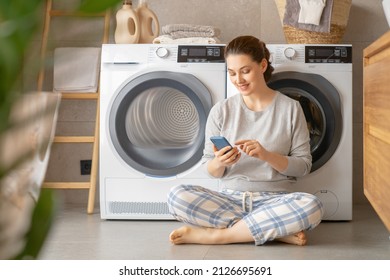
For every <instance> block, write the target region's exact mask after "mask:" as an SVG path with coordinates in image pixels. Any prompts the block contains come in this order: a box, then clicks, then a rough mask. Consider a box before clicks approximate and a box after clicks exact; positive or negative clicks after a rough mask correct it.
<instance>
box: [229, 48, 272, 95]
mask: <svg viewBox="0 0 390 280" xmlns="http://www.w3.org/2000/svg"><path fill="white" fill-rule="evenodd" d="M263 61H265V60H263ZM226 63H227V70H228V73H229V77H230V81H231V82H232V83H233V85H234V86H235V87H236V88H237V89H238V91H239V92H240V93H241V94H242V95H244V96H248V95H251V94H252V93H255V92H259V91H260V89H261V88H262V87H264V86H265V81H264V76H263V73H264V71H265V69H264V67H263V66H264V63H257V62H256V61H253V60H252V58H251V57H250V56H249V55H246V54H230V55H228V56H227V58H226Z"/></svg>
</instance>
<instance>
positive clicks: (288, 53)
mask: <svg viewBox="0 0 390 280" xmlns="http://www.w3.org/2000/svg"><path fill="white" fill-rule="evenodd" d="M296 55H297V52H296V50H294V49H293V48H292V47H288V48H286V49H285V50H284V56H285V57H287V58H288V59H290V60H293V59H294V57H295V56H296Z"/></svg>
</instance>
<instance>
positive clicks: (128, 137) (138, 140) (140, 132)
mask: <svg viewBox="0 0 390 280" xmlns="http://www.w3.org/2000/svg"><path fill="white" fill-rule="evenodd" d="M115 96H116V97H115V99H114V100H113V102H112V105H111V108H110V111H109V124H108V125H109V132H110V137H111V140H112V143H113V146H114V148H115V150H116V151H117V153H118V154H119V156H120V157H121V158H122V159H123V160H124V162H125V163H126V164H128V165H129V166H130V167H132V168H134V169H136V170H138V171H139V172H142V173H144V174H146V175H148V176H157V177H170V176H175V175H177V174H180V173H182V172H184V171H186V170H188V169H190V168H191V167H193V166H194V165H195V164H196V163H198V162H199V161H200V159H201V157H202V155H203V148H204V131H205V126H206V120H207V116H208V113H209V111H210V109H211V106H212V101H211V93H210V92H209V91H208V89H207V88H206V87H205V86H204V84H203V83H202V82H201V81H200V80H199V79H197V78H196V77H195V76H193V75H190V74H186V73H176V72H169V71H155V72H150V73H146V74H143V75H139V76H137V77H135V78H132V79H130V80H128V81H126V82H125V83H124V84H123V85H122V86H121V88H120V89H119V90H118V91H117V92H116V94H115Z"/></svg>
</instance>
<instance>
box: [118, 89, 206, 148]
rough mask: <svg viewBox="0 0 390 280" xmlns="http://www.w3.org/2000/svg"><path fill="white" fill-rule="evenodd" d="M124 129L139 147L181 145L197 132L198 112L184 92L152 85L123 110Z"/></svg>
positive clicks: (190, 141) (172, 146)
mask: <svg viewBox="0 0 390 280" xmlns="http://www.w3.org/2000/svg"><path fill="white" fill-rule="evenodd" d="M125 123H126V133H127V136H128V138H129V140H130V142H131V143H132V144H133V145H135V146H137V147H140V148H148V147H151V146H153V147H155V148H161V149H164V148H185V147H188V146H191V145H192V144H193V142H194V139H196V137H197V136H198V134H199V114H198V112H197V110H196V107H195V105H194V104H193V103H192V102H191V100H190V99H189V98H188V97H187V95H185V94H184V93H182V92H180V91H178V90H176V89H174V88H170V87H154V88H150V89H148V90H146V91H145V92H143V93H141V94H139V95H138V96H137V97H136V98H135V99H134V101H133V102H132V103H131V104H130V107H129V109H128V111H127V114H126V121H125Z"/></svg>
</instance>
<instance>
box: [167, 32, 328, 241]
mask: <svg viewBox="0 0 390 280" xmlns="http://www.w3.org/2000/svg"><path fill="white" fill-rule="evenodd" d="M225 58H226V63H227V68H228V73H229V76H230V80H231V82H232V83H233V84H234V86H235V87H236V88H237V90H238V92H239V93H240V94H236V95H234V96H232V97H230V98H228V99H226V100H223V101H221V102H219V103H217V104H216V105H215V106H214V107H213V108H212V110H211V111H210V114H209V117H208V120H207V125H206V143H205V150H204V156H203V165H204V167H205V170H206V172H208V174H209V175H210V176H211V177H214V178H220V180H221V183H222V190H221V191H220V192H214V191H211V190H209V189H206V188H203V187H200V186H192V185H180V186H177V187H174V188H173V189H172V190H171V192H170V193H169V195H168V205H169V208H170V211H171V213H172V215H173V216H174V217H176V218H177V219H178V220H179V221H182V222H185V223H187V224H190V225H192V226H183V227H181V228H179V229H176V230H174V231H173V232H172V233H171V234H170V241H171V242H172V243H173V244H183V243H198V244H229V243H243V242H253V241H254V242H255V244H256V245H261V244H264V243H265V242H267V241H271V240H278V241H282V242H286V243H291V244H296V245H305V244H306V241H307V240H306V235H305V233H304V231H305V230H310V229H313V228H314V227H316V226H317V225H318V224H319V223H320V221H321V218H322V215H323V209H322V204H321V202H320V201H319V199H318V198H316V197H315V196H313V195H311V194H307V193H300V192H293V190H294V184H292V182H293V181H294V180H295V178H296V177H301V176H304V175H306V174H308V173H309V172H310V168H311V153H310V143H309V141H310V139H309V132H308V129H307V123H306V120H305V116H304V114H303V111H302V108H301V107H300V105H299V103H298V102H297V101H295V100H293V99H291V98H289V97H287V96H285V95H283V94H281V93H280V92H277V91H274V90H272V89H271V88H269V87H268V86H267V84H266V82H267V81H268V80H269V79H270V77H271V74H272V71H273V67H272V66H271V64H270V62H269V58H270V53H269V51H268V49H267V48H266V46H265V44H264V43H263V42H261V41H260V40H258V39H257V38H255V37H252V36H240V37H238V38H236V39H234V40H232V41H231V42H230V43H229V44H228V45H227V47H226V49H225ZM215 135H222V136H225V137H226V138H227V139H228V140H229V141H230V143H234V145H235V146H234V147H225V148H223V149H221V150H217V148H216V147H215V146H214V145H213V144H212V143H211V142H210V140H209V138H210V137H211V136H215Z"/></svg>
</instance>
